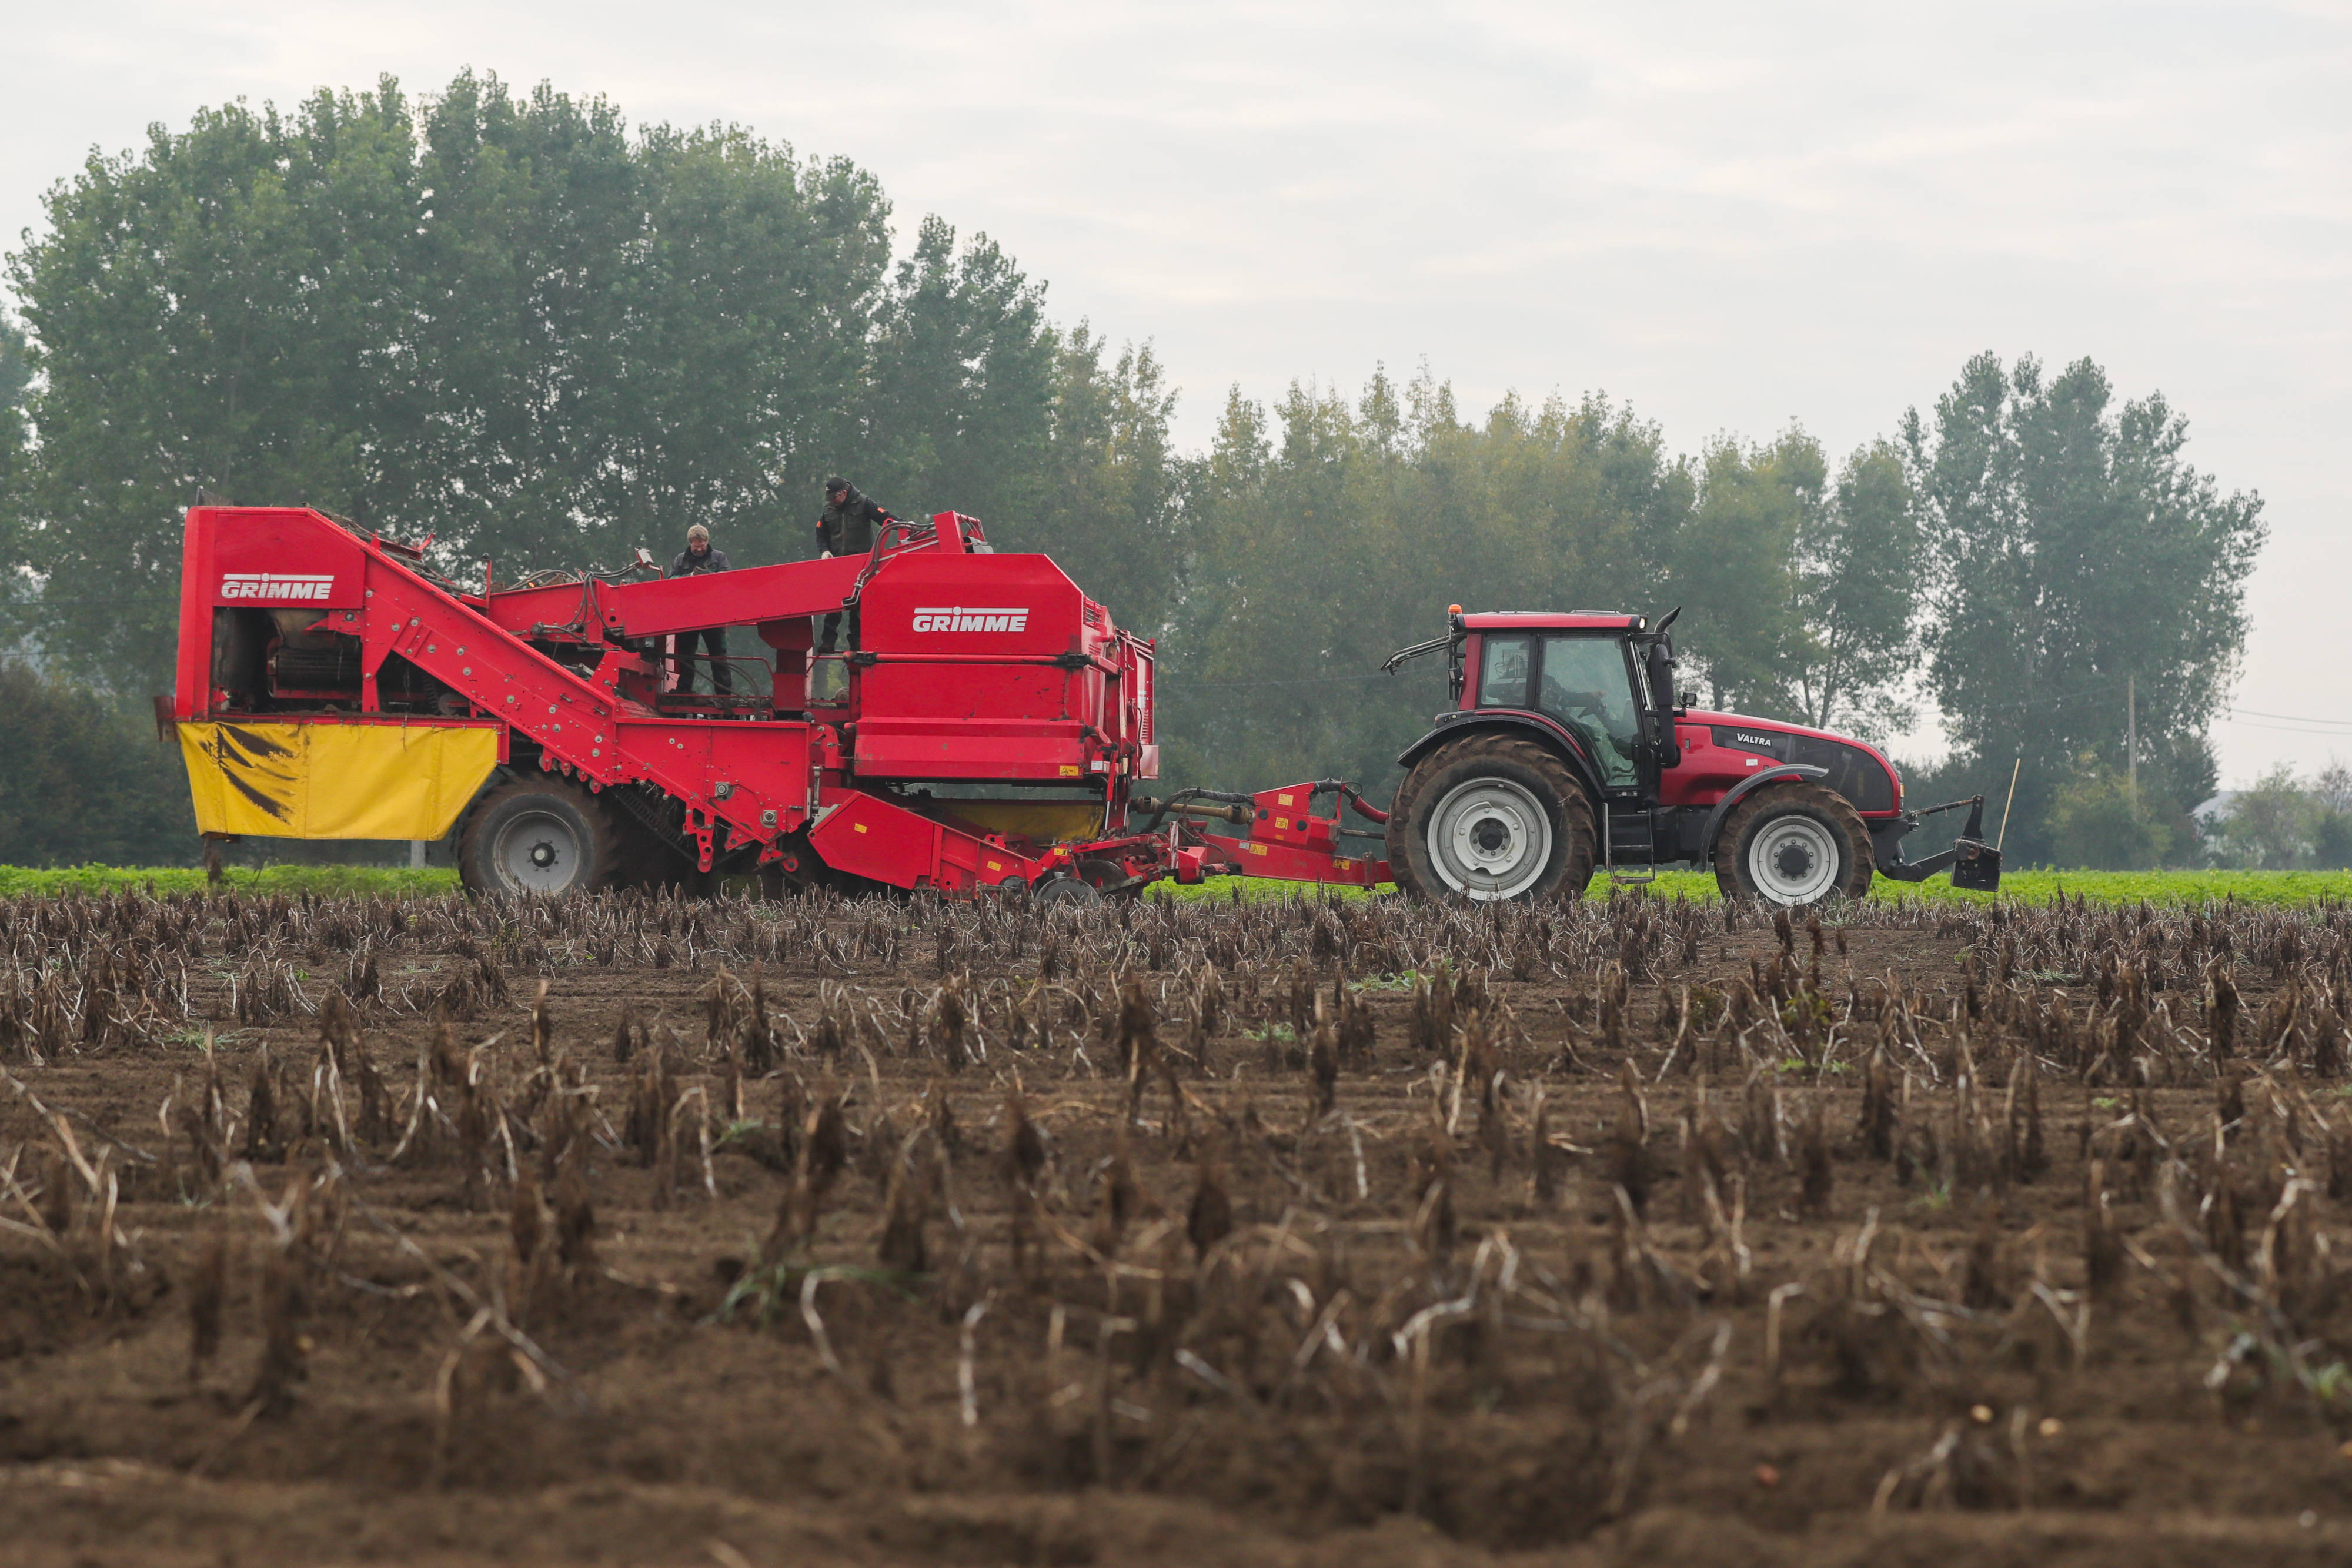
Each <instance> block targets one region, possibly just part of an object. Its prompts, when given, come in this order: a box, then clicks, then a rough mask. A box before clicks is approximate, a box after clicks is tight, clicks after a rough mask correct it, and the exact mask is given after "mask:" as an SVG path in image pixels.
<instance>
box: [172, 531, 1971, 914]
mask: <svg viewBox="0 0 2352 1568" xmlns="http://www.w3.org/2000/svg"><path fill="white" fill-rule="evenodd" d="M638 559H639V562H640V563H641V565H642V564H644V563H646V556H645V554H644V552H643V551H639V552H638ZM640 579H641V572H640V571H638V570H631V571H627V572H617V573H598V572H593V571H584V570H583V571H555V572H540V573H537V574H534V575H532V576H530V577H528V578H526V579H524V580H521V581H519V582H515V583H511V584H495V585H494V584H492V583H491V582H489V581H488V580H487V573H486V580H485V583H484V586H483V588H482V590H481V591H471V590H468V589H465V588H462V587H460V586H458V585H457V583H455V582H453V581H451V580H449V579H448V578H446V577H445V576H443V575H442V574H441V573H440V572H438V571H436V570H435V569H434V568H433V567H432V566H431V565H430V564H429V563H428V560H427V557H426V552H425V549H423V548H421V547H419V546H416V545H412V544H404V543H401V542H399V541H396V540H394V539H390V538H383V537H382V536H381V535H378V534H375V533H372V532H369V531H367V530H364V529H362V528H357V527H354V526H352V524H349V523H346V522H343V521H341V520H340V519H338V518H335V517H331V516H329V515H327V514H325V513H322V512H320V511H317V510H313V509H310V508H308V507H227V506H213V505H199V506H197V507H194V508H192V509H191V510H190V511H189V513H188V516H187V527H186V535H185V542H184V557H183V572H182V580H181V613H180V637H179V650H178V663H177V679H176V690H175V693H174V695H173V698H172V699H170V704H169V712H168V714H159V717H162V718H164V719H165V720H166V721H167V722H168V723H169V724H170V725H171V726H172V727H173V729H174V730H175V732H176V735H177V738H178V741H179V744H180V747H181V750H182V753H183V755H184V758H185V760H186V762H187V766H188V779H189V787H190V789H191V791H192V793H193V795H194V801H195V809H196V819H197V824H198V826H199V828H200V829H201V830H202V831H205V833H207V834H211V835H215V836H218V837H228V838H233V837H240V836H245V835H256V836H269V837H285V838H312V839H337V838H344V839H350V838H358V839H406V840H420V839H423V840H431V839H441V838H444V837H451V836H453V835H454V839H455V842H456V848H457V864H458V870H459V873H460V875H461V877H462V879H463V881H464V883H465V884H466V885H467V887H468V888H471V889H475V890H478V891H491V890H496V891H503V892H509V893H538V894H561V893H565V892H570V891H573V890H581V889H591V888H598V887H612V886H620V885H627V884H647V883H655V884H670V885H684V886H689V887H691V886H696V885H707V884H708V883H709V879H711V878H715V877H719V876H723V875H727V874H730V873H733V874H751V875H756V876H757V877H759V878H760V879H761V882H762V883H765V884H766V885H767V886H768V887H769V888H770V889H771V890H772V891H781V890H782V889H784V888H788V887H793V886H798V887H803V888H814V887H830V888H835V889H839V890H842V891H855V890H859V889H882V888H901V889H913V888H930V889H935V890H938V891H939V892H941V893H943V894H972V893H977V892H982V891H990V890H1003V891H1013V890H1019V891H1025V892H1028V893H1031V894H1034V895H1035V896H1037V897H1039V898H1041V899H1045V900H1050V901H1071V902H1079V903H1091V902H1096V901H1098V900H1100V899H1102V898H1104V897H1105V896H1107V895H1120V894H1135V893H1138V892H1140V891H1141V890H1142V889H1143V888H1144V887H1146V886H1148V885H1150V883H1154V882H1157V881H1160V880H1162V879H1172V880H1174V881H1177V882H1180V883H1197V882H1200V881H1201V880H1202V879H1203V878H1205V877H1210V876H1219V875H1246V876H1264V877H1276V878H1282V879H1287V880H1294V881H1307V882H1318V883H1337V884H1343V885H1355V886H1366V887H1369V886H1373V885H1377V884H1380V883H1388V882H1391V881H1393V882H1394V883H1396V884H1397V885H1398V886H1399V887H1400V888H1401V889H1402V890H1404V891H1405V892H1407V893H1408V894H1427V895H1431V896H1436V897H1462V898H1467V899H1472V900H1491V899H1504V898H1534V897H1541V896H1546V895H1558V894H1575V893H1577V892H1580V891H1581V890H1582V889H1583V887H1584V886H1585V884H1586V883H1587V882H1589V881H1590V879H1591V876H1592V875H1593V874H1594V873H1595V871H1596V870H1597V869H1605V870H1608V871H1610V872H1612V873H1615V874H1617V875H1619V876H1621V877H1622V876H1626V875H1632V874H1638V873H1636V872H1635V871H1634V870H1633V868H1644V867H1649V866H1653V865H1657V864H1664V863H1670V862H1697V863H1700V864H1703V865H1706V864H1711V865H1712V866H1713V867H1714V868H1715V871H1716V874H1717V881H1718V882H1719V883H1720V884H1721V885H1722V887H1723V889H1724V891H1725V892H1726V893H1727V894H1734V895H1739V896H1747V897H1754V898H1761V899H1765V900H1769V901H1770V902H1774V903H1780V904H1803V903H1810V902H1812V901H1814V900H1817V899H1821V898H1825V897H1830V896H1833V895H1840V894H1843V895H1853V894H1859V893H1861V892H1862V891H1864V889H1866V888H1867V887H1868V885H1869V883H1870V881H1871V878H1872V876H1873V875H1874V874H1885V875H1889V876H1894V877H1897V878H1900V879H1903V880H1913V881H1916V880H1918V879H1919V878H1921V877H1924V876H1927V875H1929V874H1932V873H1935V872H1937V871H1939V870H1944V869H1947V868H1948V869H1949V870H1950V871H1951V873H1952V876H1953V880H1954V882H1955V883H1958V884H1960V885H1963V886H1977V887H1993V886H1997V885H1998V884H1999V881H2000V856H1999V853H1998V852H1997V851H1995V850H1994V849H1992V848H1991V847H1990V846H1988V845H1986V844H1985V843H1984V842H1983V841H1982V835H1981V831H1980V828H1979V816H1980V812H1981V801H1980V800H1978V801H1962V802H1956V803H1955V805H1969V806H1972V807H1973V808H1974V810H1972V811H1971V814H1970V817H1969V826H1968V828H1967V830H1966V831H1964V833H1963V834H1962V835H1961V837H1960V840H1959V841H1958V844H1956V845H1955V846H1954V847H1953V848H1952V849H1951V850H1948V851H1946V852H1943V853H1942V854H1940V855H1936V856H1930V857H1928V858H1927V859H1926V860H1924V861H1921V862H1916V863H1910V864H1906V863H1905V862H1903V860H1902V858H1901V852H1900V845H1899V841H1900V839H1901V838H1902V837H1903V835H1904V834H1905V833H1906V832H1907V831H1910V829H1911V828H1913V827H1915V826H1916V824H1917V822H1918V820H1919V818H1920V817H1921V816H1923V815H1925V814H1927V813H1919V812H1906V811H1904V810H1902V800H1901V786H1900V784H1899V782H1898V781H1897V780H1896V778H1895V771H1894V769H1893V768H1892V767H1891V766H1889V765H1888V763H1887V762H1886V760H1885V758H1884V757H1882V756H1880V755H1879V754H1878V753H1877V752H1876V751H1874V750H1873V749H1872V748H1870V747H1867V746H1864V745H1862V744H1860V743H1859V742H1855V741H1851V740H1847V739H1844V738H1842V737H1837V736H1833V735H1829V734H1826V733H1824V732H1822V731H1818V730H1811V729H1804V728H1800V727H1793V726H1789V725H1784V724H1780V723H1777V722H1773V721H1769V720H1763V719H1756V718H1749V717H1745V716H1739V715H1734V714H1710V713H1698V712H1694V711H1692V710H1691V709H1690V708H1689V707H1688V706H1686V705H1683V704H1679V703H1677V701H1676V700H1675V694H1674V691H1673V677H1672V671H1673V665H1674V655H1673V643H1672V642H1671V640H1670V638H1669V636H1668V627H1669V625H1670V624H1671V622H1672V621H1673V619H1674V617H1672V616H1668V617H1666V618H1665V620H1664V622H1661V623H1660V624H1659V625H1658V626H1657V627H1656V628H1655V629H1651V628H1650V627H1649V626H1648V625H1647V623H1646V622H1645V621H1644V620H1643V618H1642V617H1639V616H1627V615H1585V614H1574V615H1515V614H1494V615H1464V614H1462V613H1461V612H1460V610H1459V608H1458V607H1456V608H1455V609H1454V611H1452V612H1450V613H1449V614H1448V617H1447V630H1446V632H1445V634H1444V636H1441V637H1438V638H1435V639H1433V640H1432V641H1430V642H1428V643H1421V644H1417V645H1416V646H1414V647H1412V648H1407V649H1404V650H1402V652H1400V653H1397V654H1396V655H1395V656H1394V657H1392V658H1391V660H1390V661H1389V664H1388V667H1389V668H1390V669H1391V670H1393V669H1395V668H1396V667H1398V666H1399V665H1400V664H1402V663H1403V662H1404V661H1406V660H1408V659H1412V658H1415V657H1419V656H1422V655H1424V654H1432V653H1444V656H1445V658H1446V661H1447V666H1448V670H1449V673H1450V677H1451V690H1452V692H1453V695H1454V709H1453V710H1452V711H1449V712H1447V713H1444V714H1442V715H1440V716H1438V719H1437V723H1436V725H1435V726H1434V727H1433V728H1432V730H1431V731H1430V732H1429V734H1428V735H1426V736H1424V737H1423V738H1422V739H1421V740H1419V741H1417V742H1415V743H1414V744H1413V745H1412V747H1408V748H1407V749H1406V751H1405V752H1404V754H1403V756H1402V758H1399V760H1400V762H1401V763H1402V765H1403V766H1404V767H1405V768H1406V775H1405V779H1404V782H1403V783H1402V786H1400V788H1399V789H1398V791H1397V794H1396V798H1395V800H1394V802H1393V803H1392V804H1391V806H1390V807H1389V808H1388V809H1386V810H1383V809H1381V807H1379V806H1376V805H1374V804H1373V803H1372V802H1371V801H1370V800H1367V799H1365V797H1364V795H1363V794H1362V792H1361V791H1360V790H1359V789H1357V788H1356V787H1355V786H1353V785H1351V784H1348V783H1346V782H1343V781H1340V780H1336V779H1326V780H1322V781H1319V782H1307V783H1301V784H1296V785H1288V786H1285V787H1282V788H1279V789H1266V790H1261V791H1258V792H1256V793H1255V794H1248V795H1242V794H1225V793H1221V792H1218V791H1214V790H1209V789H1181V790H1178V791H1176V792H1174V793H1173V794H1171V795H1168V796H1166V797H1164V798H1160V799H1155V798H1153V797H1151V796H1150V795H1147V794H1145V793H1143V792H1142V788H1143V787H1144V786H1146V785H1148V784H1149V783H1150V781H1151V780H1153V779H1157V778H1158V777H1159V772H1160V747H1159V743H1158V741H1157V739H1156V737H1155V734H1154V729H1153V703H1154V680H1155V669H1156V659H1155V653H1156V651H1155V649H1154V646H1153V644H1152V643H1150V641H1149V640H1146V639H1143V638H1139V637H1137V636H1136V635H1134V634H1133V633H1132V632H1127V631H1124V630H1122V629H1120V628H1119V627H1118V625H1117V624H1116V623H1115V622H1114V621H1113V620H1112V617H1111V614H1110V612H1109V611H1108V609H1107V608H1106V607H1104V606H1103V605H1102V604H1100V603H1098V602H1097V601H1094V600H1092V599H1089V598H1087V595H1086V594H1085V593H1084V592H1083V591H1080V589H1079V588H1078V586H1077V585H1076V583H1074V582H1072V581H1071V580H1070V579H1069V578H1068V577H1067V576H1066V575H1065V574H1064V573H1063V572H1062V570H1061V569H1060V568H1059V567H1057V566H1055V564H1054V562H1053V561H1052V560H1051V559H1048V558H1046V557H1045V556H1043V555H1033V554H1020V553H1010V552H1007V553H998V552H996V551H994V550H993V549H992V548H991V547H990V545H989V543H988V539H987V534H986V530H985V529H984V528H983V527H982V524H981V523H980V522H979V521H978V520H977V519H975V518H972V517H964V516H962V515H961V514H958V513H954V512H941V513H940V514H938V515H937V516H935V517H930V518H929V519H928V520H925V521H920V522H913V523H909V522H892V523H890V524H889V525H887V527H886V528H883V529H882V530H881V531H880V533H879V535H878V537H877V538H876V540H875V543H874V546H873V549H872V550H871V551H870V552H869V553H868V554H866V555H865V556H862V557H848V558H834V559H821V560H810V561H797V562H789V563H786V564H782V565H777V566H765V567H751V568H745V569H742V570H734V571H729V572H723V573H710V574H704V575H698V576H691V577H682V578H677V579H671V580H640ZM834 614H839V615H841V616H842V617H843V626H844V631H845V634H846V641H847V644H848V645H847V649H846V651H845V652H842V653H819V652H815V651H814V637H813V631H814V628H813V626H812V617H823V616H829V615H834ZM711 628H730V629H740V630H737V632H736V636H735V639H734V640H733V641H732V642H730V644H729V645H730V647H742V648H746V649H750V648H757V649H759V650H760V651H759V652H758V653H735V654H728V655H717V654H710V653H698V654H691V655H689V654H687V653H681V652H680V651H679V647H680V645H681V644H684V645H686V646H692V645H693V643H690V642H688V641H687V637H686V634H688V633H690V632H701V631H705V630H708V629H711ZM160 701H161V699H159V702H160ZM1948 809H1950V808H1948V807H1937V808H1934V809H1933V810H1948Z"/></svg>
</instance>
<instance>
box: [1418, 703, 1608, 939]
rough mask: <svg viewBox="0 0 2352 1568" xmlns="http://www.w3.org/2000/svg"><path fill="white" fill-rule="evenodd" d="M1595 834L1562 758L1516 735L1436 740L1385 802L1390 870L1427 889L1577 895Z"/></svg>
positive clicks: (1434, 893)
mask: <svg viewBox="0 0 2352 1568" xmlns="http://www.w3.org/2000/svg"><path fill="white" fill-rule="evenodd" d="M1593 843H1594V834H1593V831H1592V805H1591V801H1589V800H1586V799H1585V795H1584V790H1583V788H1582V787H1581V786H1580V785H1579V784H1578V783H1577V781H1576V777H1575V775H1574V774H1572V773H1570V771H1569V770H1568V764H1567V763H1565V762H1563V761H1561V760H1560V758H1559V757H1557V756H1555V755H1554V754H1553V753H1551V752H1550V751H1549V750H1547V749H1545V748H1544V747H1541V746H1539V745H1538V744H1536V743H1535V742H1534V741H1531V740H1524V739H1520V738H1518V737H1515V736H1508V735H1473V736H1466V737H1464V738H1462V739H1460V740H1457V741H1454V742H1453V743H1452V744H1450V745H1447V746H1442V747H1438V748H1437V749H1436V750H1435V751H1433V752H1431V753H1430V754H1429V755H1428V756H1427V757H1424V758H1422V759H1421V761H1420V763H1419V764H1418V765H1416V766H1415V767H1414V768H1413V770H1412V772H1411V773H1410V774H1408V775H1406V777H1405V781H1404V786H1403V788H1402V789H1399V790H1398V791H1397V798H1396V804H1395V805H1394V806H1392V807H1391V808H1390V810H1389V831H1388V857H1389V868H1390V873H1391V875H1393V876H1394V877H1395V878H1396V882H1397V886H1398V887H1399V888H1400V889H1402V891H1403V892H1405V893H1407V894H1421V895H1423V896H1426V897H1430V898H1450V897H1453V896H1454V895H1456V894H1460V895H1462V896H1465V897H1468V898H1473V899H1476V900H1478V901H1480V902H1482V903H1485V902H1490V901H1493V900H1496V899H1508V898H1519V899H1538V898H1542V897H1545V896H1547V895H1549V894H1555V893H1559V894H1566V895H1567V896H1569V897H1570V898H1574V897H1578V896H1580V894H1582V893H1583V892H1584V886H1585V883H1589V882H1591V880H1592V854H1593Z"/></svg>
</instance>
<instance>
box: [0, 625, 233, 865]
mask: <svg viewBox="0 0 2352 1568" xmlns="http://www.w3.org/2000/svg"><path fill="white" fill-rule="evenodd" d="M0 713H5V714H6V715H7V716H8V744H7V745H6V746H5V747H0V861H5V862H16V863H17V864H20V865H34V866H43V865H74V864H78V863H80V862H86V861H120V862H130V863H131V864H155V863H163V862H186V861H187V860H189V859H190V858H192V857H193V856H194V853H195V851H196V848H197V842H198V841H197V839H196V821H195V810H194V807H193V805H192V804H191V803H190V801H189V799H188V788H187V775H186V773H185V771H184V769H183V768H182V767H181V763H180V753H179V748H178V747H164V746H160V745H158V744H157V743H156V739H155V721H154V717H153V716H152V712H141V711H138V710H137V709H135V708H133V707H132V706H130V705H128V704H125V703H124V702H122V701H121V699H119V698H116V697H113V696H110V695H107V694H105V693H102V692H96V691H91V690H89V689H86V688H84V687H81V686H78V685H72V684H69V683H67V682H63V681H56V680H50V679H47V678H45V677H44V676H43V675H42V674H40V673H39V672H38V671H37V670H35V669H34V668H33V667H32V666H31V665H29V664H23V663H20V662H17V661H14V660H0Z"/></svg>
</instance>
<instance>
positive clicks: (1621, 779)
mask: <svg viewBox="0 0 2352 1568" xmlns="http://www.w3.org/2000/svg"><path fill="white" fill-rule="evenodd" d="M1536 706H1538V707H1540V708H1542V709H1543V711H1544V712H1546V713H1548V714H1550V715H1551V716H1553V717H1554V718H1558V719H1561V720H1563V721H1565V722H1566V723H1567V724H1569V725H1570V727H1573V728H1575V729H1576V730H1578V731H1579V732H1580V733H1581V734H1582V735H1583V736H1584V737H1585V738H1586V739H1588V740H1590V741H1591V744H1592V759H1593V761H1594V762H1595V763H1596V764H1597V765H1598V766H1599V767H1600V769H1601V785H1602V787H1603V788H1605V789H1619V788H1631V787H1632V786H1633V785H1634V784H1636V783H1638V782H1639V779H1638V777H1637V775H1636V774H1635V772H1634V770H1633V743H1634V742H1635V741H1636V740H1637V739H1639V738H1640V737H1641V733H1642V731H1641V724H1640V720H1639V718H1638V716H1636V715H1635V713H1634V710H1633V676H1632V674H1629V673H1628V671H1627V669H1626V666H1625V650H1624V646H1623V644H1622V643H1620V642H1619V640H1618V639H1617V638H1615V637H1612V636H1608V635H1605V634H1604V635H1599V636H1595V635H1591V634H1583V635H1579V634H1576V633H1568V634H1564V635H1559V636H1550V637H1546V638H1544V639H1543V673H1542V674H1541V676H1540V678H1539V679H1538V682H1537V694H1536Z"/></svg>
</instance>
